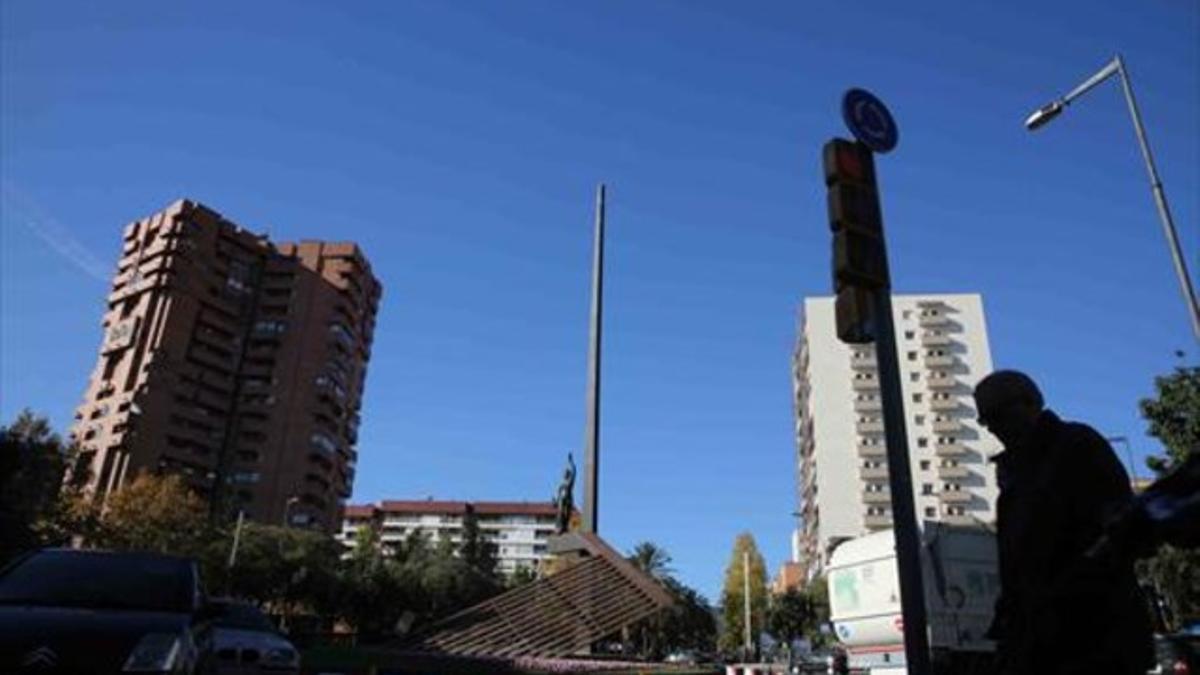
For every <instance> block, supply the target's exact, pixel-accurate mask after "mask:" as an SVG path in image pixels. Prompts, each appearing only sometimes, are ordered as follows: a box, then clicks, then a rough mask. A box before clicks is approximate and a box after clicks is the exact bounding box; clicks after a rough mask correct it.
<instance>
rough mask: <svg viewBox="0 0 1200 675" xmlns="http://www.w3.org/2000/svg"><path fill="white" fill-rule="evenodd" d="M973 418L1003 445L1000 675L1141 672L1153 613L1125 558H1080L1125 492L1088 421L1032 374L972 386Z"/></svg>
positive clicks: (1118, 470)
mask: <svg viewBox="0 0 1200 675" xmlns="http://www.w3.org/2000/svg"><path fill="white" fill-rule="evenodd" d="M975 406H976V409H977V410H978V413H979V423H980V424H981V425H983V426H984V427H985V428H986V429H987V430H988V431H990V432H991V433H992V434H993V435H994V436H996V438H998V439H1000V442H1001V443H1003V444H1004V452H1001V453H1000V454H998V455H996V457H995V458H994V460H993V461H995V462H996V474H997V477H998V479H999V483H1000V499H999V502H998V504H997V509H996V510H997V530H998V538H999V550H1000V598H999V600H998V601H997V603H996V616H995V620H994V621H993V623H992V627H991V629H990V630H989V631H988V635H989V637H991V638H993V639H995V640H996V641H997V672H999V673H1003V675H1067V674H1068V673H1070V674H1076V673H1077V674H1079V675H1083V674H1085V673H1086V674H1088V675H1108V674H1112V675H1133V674H1134V673H1137V674H1138V675H1143V674H1144V673H1145V672H1146V670H1147V669H1148V668H1150V667H1152V666H1153V647H1152V643H1151V634H1150V622H1149V617H1148V614H1147V606H1146V603H1145V602H1144V601H1143V600H1142V597H1141V594H1140V592H1139V590H1138V586H1137V579H1136V577H1135V576H1134V572H1133V561H1132V559H1131V558H1128V557H1121V558H1118V557H1116V556H1103V557H1100V558H1092V557H1087V556H1085V555H1084V553H1085V552H1086V551H1087V550H1088V549H1089V547H1091V546H1092V544H1093V543H1094V542H1095V541H1096V540H1097V538H1098V537H1099V536H1100V533H1101V531H1102V529H1103V525H1104V523H1105V522H1106V520H1107V518H1108V517H1109V516H1110V515H1111V514H1112V513H1113V512H1114V511H1115V510H1116V509H1119V508H1121V507H1122V506H1123V505H1124V504H1125V503H1126V502H1127V501H1128V500H1129V498H1130V496H1131V494H1132V492H1131V490H1130V486H1129V478H1128V476H1127V475H1126V473H1125V469H1124V468H1123V467H1122V466H1121V463H1120V461H1118V460H1117V456H1116V454H1115V453H1114V452H1113V450H1112V448H1111V447H1110V446H1109V445H1108V442H1107V441H1105V440H1104V437H1103V436H1101V435H1100V434H1098V433H1096V430H1095V429H1092V428H1091V427H1089V426H1087V425H1084V424H1077V423H1073V422H1063V421H1062V420H1060V419H1059V418H1058V416H1057V415H1055V414H1054V413H1053V412H1051V411H1049V410H1047V409H1045V407H1044V403H1043V400H1042V394H1041V392H1040V391H1038V388H1037V385H1036V384H1034V383H1033V380H1031V379H1030V378H1029V377H1028V376H1027V375H1024V374H1023V373H1019V372H1016V371H1004V370H1002V371H997V372H995V373H992V374H991V375H989V376H987V377H986V378H984V379H983V381H982V382H980V383H979V386H977V387H976V388H975Z"/></svg>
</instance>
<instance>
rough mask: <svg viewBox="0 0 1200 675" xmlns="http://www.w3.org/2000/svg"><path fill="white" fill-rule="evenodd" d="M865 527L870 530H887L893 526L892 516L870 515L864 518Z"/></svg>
mask: <svg viewBox="0 0 1200 675" xmlns="http://www.w3.org/2000/svg"><path fill="white" fill-rule="evenodd" d="M863 525H865V526H867V527H869V528H879V529H883V528H887V527H891V526H892V517H891V516H879V515H869V516H864V517H863Z"/></svg>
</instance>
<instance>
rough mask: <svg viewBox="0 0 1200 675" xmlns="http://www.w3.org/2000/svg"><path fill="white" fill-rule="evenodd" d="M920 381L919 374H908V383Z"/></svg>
mask: <svg viewBox="0 0 1200 675" xmlns="http://www.w3.org/2000/svg"><path fill="white" fill-rule="evenodd" d="M920 379H921V373H916V372H913V373H909V374H908V381H909V382H916V381H917V380H920Z"/></svg>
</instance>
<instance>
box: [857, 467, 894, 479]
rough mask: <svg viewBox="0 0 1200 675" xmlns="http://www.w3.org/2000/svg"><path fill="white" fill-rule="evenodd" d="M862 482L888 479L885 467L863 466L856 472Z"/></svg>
mask: <svg viewBox="0 0 1200 675" xmlns="http://www.w3.org/2000/svg"><path fill="white" fill-rule="evenodd" d="M858 475H859V476H862V478H863V480H884V479H886V478H887V477H888V468H887V466H864V467H862V468H860V469H859V470H858Z"/></svg>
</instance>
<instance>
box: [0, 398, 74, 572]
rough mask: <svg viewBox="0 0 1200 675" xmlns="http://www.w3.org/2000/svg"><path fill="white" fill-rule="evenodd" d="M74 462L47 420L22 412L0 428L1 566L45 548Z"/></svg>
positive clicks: (31, 413)
mask: <svg viewBox="0 0 1200 675" xmlns="http://www.w3.org/2000/svg"><path fill="white" fill-rule="evenodd" d="M68 459H69V456H68V451H67V448H65V447H64V446H63V443H62V441H61V439H59V437H58V435H57V434H55V433H54V432H53V431H52V430H51V429H50V423H49V422H48V421H47V420H46V418H45V417H41V416H38V415H35V414H34V413H33V412H31V411H30V410H28V409H25V410H22V411H21V412H20V414H18V415H17V418H16V419H15V420H13V422H12V423H11V424H9V425H8V426H5V427H0V532H3V533H4V536H3V537H0V562H3V561H4V560H7V559H8V558H9V557H10V556H12V555H15V554H16V553H18V552H20V551H23V550H27V549H30V548H35V547H37V546H39V545H40V544H41V537H40V536H39V533H38V530H39V523H40V522H41V521H43V520H45V519H46V518H48V517H50V516H51V515H52V514H53V512H54V510H55V507H56V500H57V495H58V492H59V487H60V486H61V485H62V479H63V473H64V471H65V470H66V466H67V462H68Z"/></svg>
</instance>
